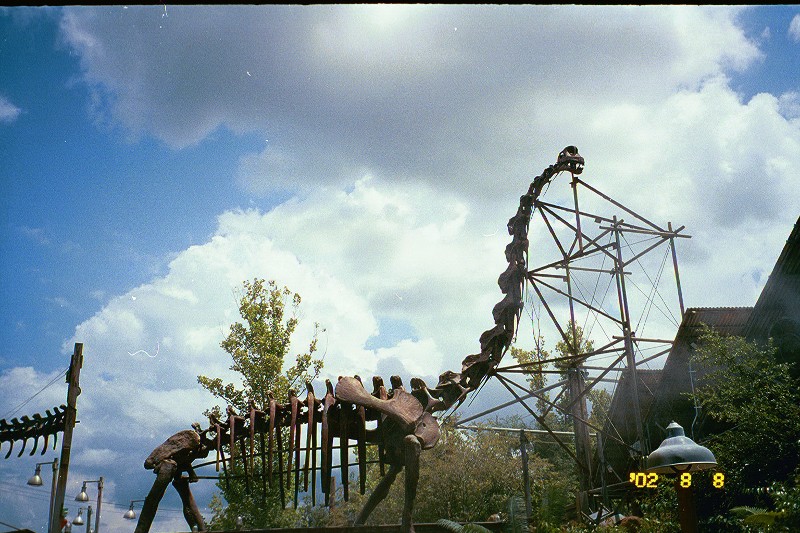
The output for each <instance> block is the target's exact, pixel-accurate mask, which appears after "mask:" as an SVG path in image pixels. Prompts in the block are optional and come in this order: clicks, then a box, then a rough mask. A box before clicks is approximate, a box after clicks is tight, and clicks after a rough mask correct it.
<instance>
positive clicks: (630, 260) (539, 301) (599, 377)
mask: <svg viewBox="0 0 800 533" xmlns="http://www.w3.org/2000/svg"><path fill="white" fill-rule="evenodd" d="M557 181H558V178H555V179H554V180H553V184H555V183H556V182H557ZM562 183H563V182H562ZM569 184H570V186H571V188H572V193H571V195H569V196H571V198H569V200H568V201H569V203H571V205H569V206H565V205H559V204H557V203H551V202H547V201H545V200H544V199H543V198H542V196H544V194H542V196H540V197H538V198H537V199H536V200H535V201H534V203H533V208H534V211H535V213H536V214H535V215H534V216H533V217H531V220H532V221H533V220H534V218H535V217H536V215H538V218H539V219H540V220H541V223H542V229H543V230H545V231H546V232H547V233H546V238H548V237H549V239H550V241H549V242H550V246H551V251H550V253H551V254H552V256H551V257H550V259H551V260H548V259H542V258H543V257H546V254H542V252H543V251H544V250H543V248H542V247H538V248H535V249H531V250H530V251H529V268H528V271H527V276H526V279H527V287H529V288H530V289H529V290H527V292H528V296H529V298H528V300H529V301H530V302H526V303H532V302H535V305H538V306H539V307H540V308H543V310H544V313H543V314H545V315H546V318H547V320H545V322H546V323H547V324H548V325H549V326H550V329H551V332H553V331H554V332H556V337H557V339H558V340H559V341H560V343H562V347H563V346H566V350H565V351H566V352H567V353H566V354H565V355H563V356H561V357H547V356H544V352H541V351H540V350H541V345H540V340H541V337H540V333H539V334H538V335H537V334H536V333H534V339H535V341H536V344H537V351H538V354H539V355H540V357H539V360H537V361H535V362H532V363H525V364H522V363H517V364H510V365H505V366H501V367H498V368H496V369H495V374H494V375H495V376H496V377H497V378H498V380H499V381H500V383H502V385H503V386H504V387H505V389H506V390H507V391H508V393H510V394H511V396H512V398H513V399H511V400H510V401H508V402H505V403H503V404H500V405H496V406H495V407H493V408H491V409H488V410H485V411H483V412H481V413H478V414H476V415H472V416H468V417H464V418H462V419H461V420H460V421H459V423H458V425H457V427H462V428H465V429H466V428H468V427H469V426H468V424H469V423H470V422H473V421H475V420H478V419H480V418H483V417H485V416H486V415H489V414H492V413H496V412H498V411H500V410H502V409H505V408H507V407H511V406H521V407H522V408H523V409H524V411H525V412H527V413H528V414H530V415H531V416H532V417H533V418H534V419H535V420H536V421H537V422H538V424H539V425H540V427H541V428H542V429H543V430H544V432H546V433H547V434H548V435H549V436H550V438H552V439H554V440H555V442H557V443H558V444H559V445H560V446H561V447H562V448H563V449H564V450H566V452H567V453H568V454H569V455H570V456H571V457H572V459H573V460H574V461H575V463H576V465H577V468H578V479H579V483H580V491H581V495H582V496H581V497H580V498H579V499H578V502H577V507H578V512H579V514H580V513H581V512H584V514H585V515H586V516H588V513H586V511H587V510H589V509H590V508H591V505H590V504H589V497H588V495H589V494H590V492H591V493H598V492H599V493H601V494H602V496H603V501H602V506H604V507H605V508H606V509H608V508H609V502H608V498H607V492H606V490H605V485H606V483H605V475H604V474H605V468H602V469H601V471H600V477H601V478H602V482H601V485H602V486H601V487H600V490H598V489H597V488H595V487H593V486H592V485H593V477H592V472H593V468H592V458H593V453H592V446H591V442H590V433H589V432H590V430H591V431H592V432H594V433H595V434H596V435H597V439H598V457H599V458H600V461H603V459H602V458H603V453H602V452H603V442H604V441H606V442H607V441H608V440H615V441H617V442H619V443H621V444H623V445H624V446H626V447H628V448H629V450H630V451H631V452H634V453H635V454H637V456H638V458H639V460H640V461H641V459H642V458H643V457H646V456H647V453H648V450H647V449H646V442H647V439H646V438H645V435H644V428H643V420H642V412H641V402H640V398H639V388H640V387H639V386H631V387H630V388H629V389H630V394H631V397H630V398H629V401H630V405H632V411H633V412H631V413H630V416H631V417H632V418H633V421H634V423H635V428H636V439H637V442H625V441H624V440H622V439H621V438H620V436H619V435H618V434H614V433H613V432H610V431H608V430H607V429H606V428H605V427H597V426H595V425H593V424H591V423H590V422H589V414H588V408H587V394H588V392H589V391H590V390H592V388H594V387H596V386H597V385H599V384H600V383H604V382H609V381H611V382H616V381H617V379H619V377H621V376H622V375H623V374H624V375H625V379H626V380H630V381H629V383H632V384H639V383H640V380H639V379H638V378H637V368H639V367H642V366H643V365H647V364H648V363H650V362H652V361H653V360H655V359H657V358H658V357H661V356H664V355H665V354H667V353H668V352H669V350H670V348H671V345H672V341H671V340H666V339H658V338H646V337H638V336H637V335H636V329H637V326H638V325H640V324H641V320H642V319H641V317H640V320H639V323H638V324H636V325H633V321H634V319H633V316H632V313H633V312H634V308H633V306H632V302H631V300H632V298H631V294H630V284H631V275H632V271H631V266H632V265H635V264H637V263H640V262H641V260H643V258H645V257H646V256H648V255H652V252H654V251H655V250H657V249H659V248H663V247H664V245H666V246H667V252H671V260H672V267H673V272H674V277H675V288H676V293H677V304H678V307H679V312H680V317H678V318H677V319H673V320H672V322H673V324H674V326H675V329H676V330H677V327H678V325H679V323H680V319H681V317H682V316H683V313H684V304H683V294H682V290H681V284H680V275H679V270H678V259H677V254H676V252H675V241H676V240H677V239H680V238H689V237H690V236H689V235H686V234H684V233H683V230H684V226H680V227H678V228H675V229H673V227H672V223H671V222H668V223H667V225H666V227H662V226H659V225H658V224H655V223H654V222H652V221H650V220H649V219H647V218H645V217H644V216H642V215H640V214H638V213H637V212H635V211H633V210H632V209H629V208H628V207H626V206H624V205H623V204H622V203H620V202H618V201H616V200H614V199H612V198H611V197H610V196H608V195H606V194H605V193H603V192H601V191H600V190H598V189H597V188H595V187H593V186H592V185H590V184H588V183H586V181H584V180H583V179H581V178H579V177H578V176H577V175H576V174H575V173H572V175H571V180H570V182H569ZM579 190H581V191H585V193H580V194H579ZM583 194H586V195H588V196H589V198H586V197H584V196H582V195H583ZM579 196H580V197H581V201H580V202H579ZM564 198H568V197H567V196H564V195H562V200H563V199H564ZM587 199H588V200H590V202H589V203H591V202H596V203H598V204H599V205H600V208H601V209H602V208H603V206H610V208H611V209H613V210H614V211H615V212H616V214H613V215H610V216H609V215H607V214H598V213H595V212H589V211H586V210H583V209H582V208H581V205H582V204H583V203H584V200H587ZM562 203H566V202H563V201H562ZM533 234H534V232H533V231H532V232H531V235H533ZM633 237H636V238H638V239H641V240H640V241H638V242H635V243H634V244H631V240H632V239H633ZM629 239H630V240H629ZM667 255H668V254H667V253H665V256H664V260H663V261H662V268H661V271H662V272H663V270H664V265H665V263H666V258H667ZM598 258H599V259H600V260H601V261H600V263H601V264H600V265H599V266H598V265H597V264H596V263H597V262H598ZM531 260H532V261H540V263H539V264H540V266H534V267H531V265H530V261H531ZM592 261H594V263H592ZM587 264H588V266H587ZM645 274H646V271H645ZM604 275H606V276H609V286H612V285H613V287H614V291H615V292H616V301H615V302H613V304H610V305H608V304H607V303H606V300H605V298H603V299H602V300H600V299H596V298H595V295H594V294H593V295H592V296H591V298H590V297H589V296H588V295H587V294H586V291H584V290H583V289H584V288H585V287H584V286H583V285H581V283H580V281H579V277H580V276H584V277H586V276H594V277H595V278H597V280H598V281H599V280H600V278H601V277H602V276H604ZM647 277H648V279H650V281H651V282H652V278H650V277H649V275H648V276H647ZM660 279H661V278H660V273H659V277H658V280H659V281H657V282H655V283H654V288H653V291H654V293H655V292H657V291H658V285H659V283H660ZM597 286H598V285H595V288H597ZM637 289H638V286H637ZM639 290H640V291H641V289H639ZM607 292H608V291H607ZM651 296H652V293H651ZM636 300H637V303H640V300H639V299H636ZM648 302H649V303H648ZM662 303H663V304H665V305H666V303H665V302H664V301H663V299H662ZM648 305H649V307H650V310H652V309H653V300H652V299H650V298H648V299H646V302H645V307H647V306H648ZM644 312H647V314H648V315H649V312H650V311H649V310H646V311H643V313H642V315H641V316H644ZM529 313H530V310H529ZM531 318H532V319H533V317H531ZM580 318H584V319H585V321H584V324H585V325H586V324H588V322H589V320H594V323H595V324H601V323H608V324H611V325H612V328H613V330H615V331H616V332H617V334H616V335H608V333H607V332H605V330H604V332H605V333H606V335H607V337H609V338H608V339H607V342H606V343H604V344H603V345H602V346H600V347H597V348H593V347H592V348H590V349H589V350H586V348H587V346H586V345H585V344H584V345H581V344H582V342H581V339H580V338H579V334H578V329H577V328H578V321H579V319H580ZM601 328H602V326H601ZM672 337H674V335H673V336H672ZM584 340H585V339H584ZM643 345H649V346H652V347H655V349H657V350H658V351H657V352H656V353H650V354H647V355H645V354H644V353H643V352H645V351H648V350H652V348H642V346H643ZM664 346H666V347H664ZM608 358H611V362H607V361H606V360H607V359H608ZM553 364H558V365H559V366H560V370H552V369H551V368H552V367H551V365H553ZM533 371H536V372H541V373H554V374H561V376H562V379H560V380H559V381H557V382H555V383H549V384H547V385H546V386H544V387H542V388H539V389H537V390H531V389H530V387H529V386H527V385H522V384H519V383H517V382H516V381H515V380H514V378H515V377H520V376H524V375H525V374H530V373H531V372H533ZM564 374H566V377H565V378H564ZM615 375H616V376H618V378H617V379H613V376H615ZM556 389H561V390H560V392H559V393H558V395H557V396H556V398H555V399H550V398H549V397H548V395H549V392H550V391H555V390H556ZM565 393H568V394H569V396H568V398H569V401H568V403H567V404H566V406H564V405H558V404H557V402H558V401H559V399H560V398H561V397H562V395H564V394H565ZM531 401H533V402H536V403H538V404H539V405H540V406H541V405H546V406H547V407H546V408H545V409H544V411H543V412H537V410H536V409H535V408H534V406H533V405H531ZM551 409H558V410H561V411H562V412H563V413H564V414H568V415H569V416H570V418H571V419H572V421H573V437H574V452H573V449H572V448H571V447H570V446H569V445H568V444H567V443H566V442H565V441H564V439H563V438H562V437H563V432H559V431H554V430H553V429H551V428H550V427H549V426H548V424H547V423H546V421H545V415H546V414H547V412H549V411H550V410H551ZM601 508H602V507H601ZM595 516H601V513H600V512H598V513H596V514H595Z"/></svg>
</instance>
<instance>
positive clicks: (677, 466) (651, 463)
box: [647, 422, 717, 533]
mask: <svg viewBox="0 0 800 533" xmlns="http://www.w3.org/2000/svg"><path fill="white" fill-rule="evenodd" d="M715 466H717V459H716V458H715V457H714V454H713V453H711V450H709V449H708V448H706V447H705V446H700V445H699V444H696V443H695V442H694V441H693V440H692V439H690V438H689V437H687V436H686V435H685V433H684V431H683V427H681V426H680V425H679V424H678V423H676V422H672V423H671V424H670V425H668V426H667V438H666V439H664V440H663V441H662V442H661V445H660V446H659V447H658V448H657V449H656V450H655V451H654V452H653V453H651V454H650V455H648V456H647V471H648V472H654V473H656V474H684V473H687V472H697V471H700V470H708V469H709V468H714V467H715ZM675 489H676V491H677V493H678V512H679V516H680V521H681V531H682V532H683V533H697V512H696V510H695V507H694V499H693V498H692V487H691V485H689V486H688V487H682V486H681V485H680V482H679V480H678V479H676V480H675Z"/></svg>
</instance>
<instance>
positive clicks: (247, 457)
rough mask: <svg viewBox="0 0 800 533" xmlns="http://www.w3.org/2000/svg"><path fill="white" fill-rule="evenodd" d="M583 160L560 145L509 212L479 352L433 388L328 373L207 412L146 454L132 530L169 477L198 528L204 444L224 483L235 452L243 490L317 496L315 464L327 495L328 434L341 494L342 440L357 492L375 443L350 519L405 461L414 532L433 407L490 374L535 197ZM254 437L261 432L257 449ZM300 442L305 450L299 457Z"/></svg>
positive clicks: (149, 514)
mask: <svg viewBox="0 0 800 533" xmlns="http://www.w3.org/2000/svg"><path fill="white" fill-rule="evenodd" d="M583 165H584V160H583V157H581V156H580V155H579V154H578V149H577V148H576V147H574V146H568V147H566V148H565V149H564V150H562V151H561V153H559V155H558V159H557V162H556V164H555V165H551V166H549V167H548V168H546V169H545V170H544V172H542V174H541V175H539V176H537V177H536V178H535V179H534V180H533V182H532V183H531V184H530V187H529V188H528V191H527V193H526V194H524V195H523V196H521V197H520V203H519V208H518V209H517V213H516V214H515V215H514V216H513V217H511V219H510V220H509V221H508V226H507V227H508V233H509V235H511V237H512V240H511V242H510V243H509V244H508V246H507V247H506V249H505V255H506V259H507V261H508V268H507V269H506V270H505V271H504V272H503V273H502V274H501V275H500V277H499V279H498V285H499V286H500V289H501V290H502V292H503V294H504V295H505V296H504V297H503V299H502V300H501V301H500V302H499V303H497V305H495V307H494V309H493V310H492V317H493V318H494V323H495V325H494V327H493V328H491V329H488V330H486V331H485V332H484V333H483V334H482V335H481V336H480V352H479V353H477V354H474V355H469V356H467V357H466V358H465V359H464V360H463V362H462V366H461V372H460V373H456V372H452V371H447V372H444V373H443V374H441V375H440V376H439V382H438V383H437V385H436V386H435V387H432V388H430V387H428V386H427V385H426V384H425V382H424V381H423V380H422V379H420V378H412V379H411V381H410V386H411V390H410V391H407V390H406V389H405V387H404V386H403V383H402V381H401V379H400V377H398V376H392V377H391V380H390V388H389V389H387V388H386V387H385V386H384V383H383V380H382V379H381V378H380V377H373V378H372V389H373V390H372V392H371V393H370V392H368V391H367V390H366V389H365V388H364V386H363V384H362V382H361V379H360V378H359V377H358V376H354V377H340V378H339V379H338V382H337V383H336V386H335V388H334V385H333V384H332V383H331V382H330V381H329V380H326V382H325V384H326V391H325V394H324V395H323V396H322V397H321V398H318V397H317V396H316V394H315V392H314V389H313V387H312V386H311V384H310V383H307V384H306V389H307V391H306V398H305V399H304V400H301V399H300V398H299V397H298V396H297V392H296V391H295V390H291V391H290V392H289V399H288V402H287V403H278V402H277V401H276V400H275V398H274V397H272V395H271V394H270V395H269V400H268V402H267V404H266V405H263V406H260V408H259V406H256V405H255V403H254V402H252V401H251V402H250V404H249V407H248V410H247V413H245V414H237V413H236V412H235V411H234V410H233V409H232V408H231V407H228V408H227V411H226V415H227V418H226V420H224V421H222V420H219V419H218V418H216V417H213V416H212V417H210V419H209V421H210V425H209V427H208V428H206V429H201V428H200V426H199V425H195V427H194V430H184V431H181V432H179V433H176V434H175V435H173V436H172V437H170V438H169V439H168V440H167V441H166V442H164V444H162V445H161V446H159V447H158V448H156V449H155V450H154V451H153V453H152V454H151V455H150V456H149V457H148V458H147V460H146V461H145V468H147V469H151V470H154V471H155V473H156V474H157V478H156V481H155V483H154V484H153V488H152V489H151V491H150V494H148V496H147V498H146V499H145V503H144V506H143V509H142V513H141V514H140V518H139V523H138V524H137V528H136V533H146V532H148V531H149V529H150V525H151V523H152V520H153V518H154V517H155V513H156V510H157V507H158V503H159V501H160V500H161V497H162V496H163V494H164V491H165V490H166V486H167V484H168V483H169V482H170V481H172V483H173V485H174V486H175V488H176V489H177V490H178V492H179V494H180V496H181V498H182V500H183V503H184V516H185V517H186V520H187V522H188V523H189V526H190V527H195V526H196V527H197V528H198V530H199V531H204V530H205V524H204V522H203V518H202V516H201V515H200V513H199V511H198V510H197V506H196V504H195V503H194V500H193V498H192V495H191V491H190V490H189V488H188V487H189V486H188V483H189V482H192V481H196V480H197V476H196V475H195V472H194V467H193V464H192V463H193V461H195V460H197V459H202V458H206V457H208V454H209V453H210V452H211V451H212V450H214V451H215V453H216V458H215V460H214V461H211V462H210V463H204V464H203V465H198V466H205V465H210V464H215V465H216V470H217V472H219V470H220V466H222V470H223V474H224V479H225V480H226V483H227V482H228V477H229V473H232V472H233V471H234V466H235V464H238V463H235V461H237V460H240V468H241V470H242V471H243V472H244V476H243V477H244V479H245V484H246V490H248V491H250V490H251V482H254V481H255V480H256V478H260V481H261V484H262V494H266V492H267V484H268V485H269V487H270V488H274V487H275V485H276V484H277V486H278V490H279V491H280V498H281V502H282V503H283V505H284V506H285V505H286V491H287V490H289V489H290V488H291V487H294V505H295V506H297V500H298V493H299V491H300V487H301V484H302V490H303V492H304V493H307V492H308V491H309V488H310V491H311V499H312V504H314V505H316V498H317V493H316V487H317V479H316V476H317V471H319V472H320V476H321V480H320V481H321V483H320V485H321V487H322V492H323V493H324V495H325V503H326V504H330V503H331V498H332V496H333V494H332V493H333V490H332V487H333V479H334V477H333V455H334V439H338V448H339V456H340V464H339V468H340V471H341V479H342V480H343V483H342V486H343V497H344V499H345V500H347V499H348V497H349V494H348V483H347V480H348V477H349V476H348V472H349V467H350V464H349V456H350V446H351V444H350V442H351V441H355V452H356V456H357V466H358V474H359V476H358V477H359V481H360V487H359V488H360V492H361V494H364V493H365V491H366V484H365V480H366V465H367V460H366V457H367V453H366V446H367V445H368V444H373V445H377V447H378V463H379V465H380V473H381V475H382V476H383V478H382V479H381V481H380V482H379V484H378V485H377V487H376V488H375V490H374V491H373V492H372V494H371V495H370V497H369V498H368V500H367V503H366V504H365V505H364V508H363V509H362V510H361V512H360V514H359V515H358V517H357V518H356V521H355V523H356V524H363V523H364V522H365V521H366V520H367V518H368V517H369V515H370V513H371V512H372V511H373V510H374V509H375V508H376V507H377V505H378V504H379V503H380V502H381V501H382V500H383V499H384V498H385V497H386V495H387V494H388V492H389V488H390V486H391V484H392V483H393V482H394V479H395V478H396V476H397V474H398V473H399V472H400V471H401V470H402V469H403V468H406V476H405V506H404V510H403V516H402V530H403V531H404V533H413V531H414V528H413V524H412V521H411V517H412V511H413V507H414V500H415V497H416V488H417V481H418V478H419V456H420V453H421V451H422V450H427V449H430V448H433V447H434V446H435V445H436V442H437V440H438V438H439V424H438V422H437V420H436V418H435V417H434V413H436V412H439V411H446V410H449V409H451V408H457V407H458V406H459V405H461V403H462V402H463V401H464V400H465V398H466V397H467V395H468V394H469V393H470V392H473V391H475V390H477V389H478V388H479V387H480V386H481V385H482V384H483V382H484V381H485V380H486V379H488V378H489V377H490V376H491V375H492V374H493V372H494V369H495V367H497V365H498V363H499V362H500V360H501V358H502V357H503V355H504V354H505V352H506V351H507V350H508V348H509V347H510V345H511V342H512V340H513V339H514V337H515V335H516V331H517V326H518V324H519V321H520V317H521V314H522V306H523V289H524V285H525V276H526V274H527V259H528V257H527V256H528V225H529V222H530V217H531V209H532V206H533V203H534V201H535V200H536V199H537V198H538V197H539V195H540V194H541V193H542V191H543V189H544V187H545V186H546V185H547V184H548V183H550V181H551V180H552V179H553V178H554V177H555V175H556V174H558V173H560V172H565V171H566V172H570V173H572V174H573V175H575V174H580V173H581V172H582V171H583ZM318 425H319V431H318V428H317V426H318ZM368 425H369V426H370V427H369V428H368V427H367V426H368ZM303 426H305V430H303ZM373 426H374V427H373ZM318 435H319V442H318ZM303 436H305V442H303ZM256 438H258V439H259V445H258V452H257V451H256V444H255V441H256ZM265 441H266V442H265ZM226 447H227V449H228V453H229V456H228V457H227V458H226V457H225V453H224V451H223V450H224V448H226ZM317 450H319V451H320V454H319V455H320V459H321V465H319V466H317V464H316V461H317V453H316V452H317ZM301 451H302V452H304V455H303V456H304V462H303V464H302V465H301V464H300V463H301ZM257 454H260V458H261V460H260V461H259V465H260V469H261V472H260V473H256V472H255V471H254V470H255V467H256V464H255V461H254V458H255V456H256V455H257ZM239 458H241V459H239ZM276 459H277V460H276ZM387 465H388V467H389V468H388V471H386V466H387ZM276 469H277V472H276V471H275V470H276ZM183 472H187V473H188V477H187V478H184V477H182V473H183ZM301 474H302V476H301ZM230 475H232V474H230ZM292 477H294V480H293V482H292ZM301 477H302V483H301ZM309 482H310V483H309Z"/></svg>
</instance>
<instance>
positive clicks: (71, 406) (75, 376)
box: [50, 342, 83, 533]
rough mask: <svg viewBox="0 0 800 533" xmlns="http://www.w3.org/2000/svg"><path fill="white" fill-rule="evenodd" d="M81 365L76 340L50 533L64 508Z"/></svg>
mask: <svg viewBox="0 0 800 533" xmlns="http://www.w3.org/2000/svg"><path fill="white" fill-rule="evenodd" d="M82 365H83V344H82V343H79V342H76V343H75V349H74V351H73V352H72V359H71V360H70V364H69V371H68V374H67V383H69V388H68V389H67V411H66V413H65V417H64V440H62V441H61V465H60V468H59V471H58V486H57V487H56V495H55V501H54V502H53V513H52V516H51V520H50V533H59V532H60V531H61V527H60V525H61V510H62V509H63V508H64V493H65V492H66V490H67V475H68V473H69V454H70V451H71V448H72V430H73V428H74V427H75V419H76V417H77V408H76V404H77V403H78V395H79V394H80V393H81V388H80V374H81V366H82Z"/></svg>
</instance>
